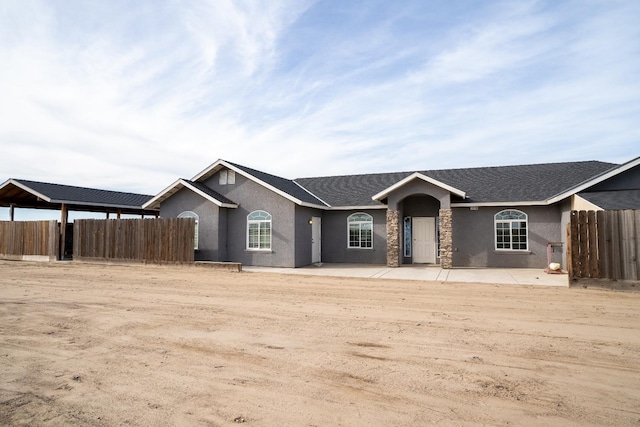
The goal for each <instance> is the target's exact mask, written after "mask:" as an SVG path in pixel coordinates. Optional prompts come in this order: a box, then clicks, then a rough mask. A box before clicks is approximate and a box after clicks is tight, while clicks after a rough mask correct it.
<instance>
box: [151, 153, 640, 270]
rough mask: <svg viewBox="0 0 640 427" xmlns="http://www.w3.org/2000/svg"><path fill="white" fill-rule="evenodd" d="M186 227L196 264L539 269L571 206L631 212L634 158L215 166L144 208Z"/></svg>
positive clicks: (637, 168)
mask: <svg viewBox="0 0 640 427" xmlns="http://www.w3.org/2000/svg"><path fill="white" fill-rule="evenodd" d="M142 207H143V208H144V209H158V210H159V211H160V216H161V217H193V218H195V219H196V231H195V233H196V237H197V238H196V244H195V246H196V248H195V249H196V259H197V260H210V261H233V262H241V263H242V264H245V265H260V266H278V267H300V266H305V265H309V264H312V263H320V262H329V263H366V264H387V265H389V266H399V265H402V264H440V265H441V266H442V267H443V268H451V267H529V268H544V267H545V266H546V265H547V263H548V257H549V253H550V250H549V249H550V248H552V249H553V257H554V259H553V261H554V262H560V263H562V264H563V265H565V264H566V262H565V259H564V256H565V255H564V254H565V251H564V249H562V246H563V244H564V242H565V241H566V225H567V223H568V221H569V216H570V211H571V210H573V209H640V157H638V158H636V159H633V160H631V161H629V162H627V163H624V164H622V165H618V164H612V163H605V162H600V161H580V162H564V163H546V164H533V165H516V166H500V167H479V168H464V169H446V170H427V171H407V172H393V173H376V174H362V175H342V176H326V177H315V178H299V179H287V178H282V177H279V176H276V175H272V174H269V173H266V172H262V171H258V170H255V169H252V168H248V167H246V166H242V165H239V164H236V163H232V162H229V161H226V160H218V161H216V162H214V163H213V164H212V165H210V166H209V167H207V168H206V169H204V170H203V171H202V172H200V173H198V174H196V175H195V176H194V177H193V178H191V179H178V180H176V181H175V182H173V183H172V184H171V185H169V186H168V187H167V188H165V189H164V190H162V191H161V192H160V193H159V194H157V195H156V196H155V197H153V198H152V199H151V200H149V201H148V202H146V203H145V204H144V205H143V206H142Z"/></svg>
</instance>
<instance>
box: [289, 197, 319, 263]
mask: <svg viewBox="0 0 640 427" xmlns="http://www.w3.org/2000/svg"><path fill="white" fill-rule="evenodd" d="M312 217H319V218H320V224H321V229H320V232H321V233H322V228H324V221H323V211H321V210H319V209H312V208H307V207H304V206H297V205H296V222H295V227H296V229H295V236H296V238H295V242H296V244H295V249H296V253H295V258H296V262H295V266H296V267H302V266H305V265H309V264H311V248H312V244H311V227H312V225H311V224H309V220H311V218H312ZM322 240H323V239H322V236H321V237H320V241H321V245H323V244H324V242H323V241H322ZM322 247H323V246H321V248H322ZM323 261H324V259H323Z"/></svg>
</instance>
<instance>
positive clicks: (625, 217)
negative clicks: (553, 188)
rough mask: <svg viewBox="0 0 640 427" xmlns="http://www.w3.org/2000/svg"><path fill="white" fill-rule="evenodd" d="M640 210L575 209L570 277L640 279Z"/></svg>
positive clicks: (570, 229) (571, 226)
mask: <svg viewBox="0 0 640 427" xmlns="http://www.w3.org/2000/svg"><path fill="white" fill-rule="evenodd" d="M639 232H640V211H638V210H619V211H597V212H596V211H571V221H570V224H569V226H568V236H567V242H568V247H567V262H568V264H569V266H568V267H569V279H570V280H573V281H577V280H580V279H608V280H623V281H627V280H628V281H638V280H639V279H640V261H639V260H638V251H639V249H640V234H639Z"/></svg>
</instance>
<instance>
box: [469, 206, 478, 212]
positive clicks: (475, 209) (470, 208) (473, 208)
mask: <svg viewBox="0 0 640 427" xmlns="http://www.w3.org/2000/svg"><path fill="white" fill-rule="evenodd" d="M469 210H471V211H477V210H478V207H477V206H469Z"/></svg>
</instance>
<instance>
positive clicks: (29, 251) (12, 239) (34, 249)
mask: <svg viewBox="0 0 640 427" xmlns="http://www.w3.org/2000/svg"><path fill="white" fill-rule="evenodd" d="M59 237H60V233H59V230H58V222H57V221H0V257H2V258H5V259H24V260H31V259H33V260H42V259H44V260H47V261H55V260H56V258H57V256H58V242H59V241H60V240H59Z"/></svg>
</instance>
